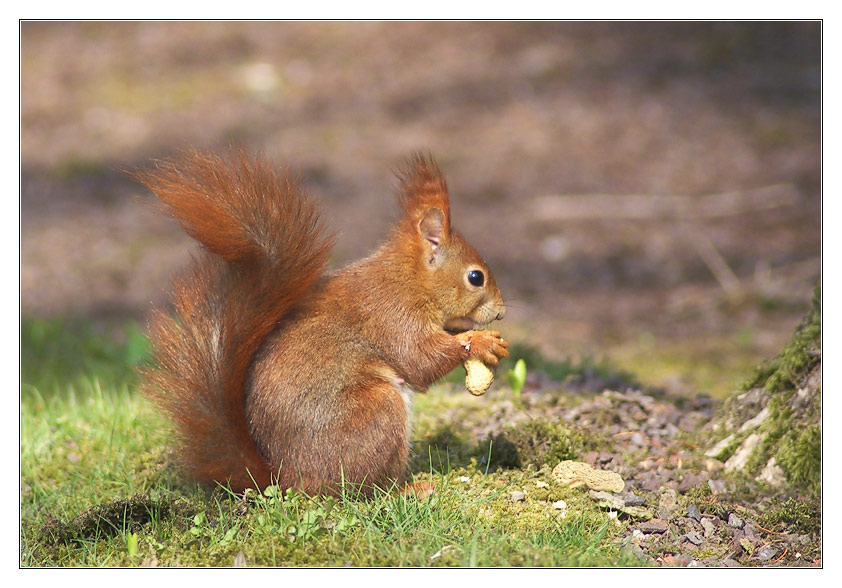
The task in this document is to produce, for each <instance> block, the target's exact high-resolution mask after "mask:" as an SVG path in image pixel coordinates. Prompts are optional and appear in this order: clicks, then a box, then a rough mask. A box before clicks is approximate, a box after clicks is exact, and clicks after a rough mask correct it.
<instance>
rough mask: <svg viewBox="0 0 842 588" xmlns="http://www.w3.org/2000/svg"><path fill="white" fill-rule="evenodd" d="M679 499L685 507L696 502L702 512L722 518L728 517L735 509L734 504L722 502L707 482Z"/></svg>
mask: <svg viewBox="0 0 842 588" xmlns="http://www.w3.org/2000/svg"><path fill="white" fill-rule="evenodd" d="M679 501H680V502H679V504H680V505H681V506H683V507H684V508H687V507H688V506H689V505H691V504H695V505H696V506H697V507H698V508H699V512H701V513H702V514H709V515H713V516H715V517H718V518H720V519H724V518H725V517H727V516H728V513H729V512H731V511H732V510H733V507H732V506H729V505H728V504H725V503H723V502H721V501H720V500H719V498H718V497H717V496H716V495H715V494H714V493H713V492H712V491H711V489H710V486H708V485H707V484H702V485H700V486H695V487H693V488H691V489H690V490H689V491H688V492H687V493H686V494H685V495H684V496H683V497H681V498H680V499H679Z"/></svg>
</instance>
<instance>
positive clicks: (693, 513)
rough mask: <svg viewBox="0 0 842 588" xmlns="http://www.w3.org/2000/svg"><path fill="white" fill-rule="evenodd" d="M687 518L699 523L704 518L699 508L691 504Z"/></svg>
mask: <svg viewBox="0 0 842 588" xmlns="http://www.w3.org/2000/svg"><path fill="white" fill-rule="evenodd" d="M687 516H688V517H690V518H691V519H693V520H696V521H698V520H699V519H701V518H702V513H700V512H699V507H698V506H696V505H695V504H691V505H690V506H688V507H687Z"/></svg>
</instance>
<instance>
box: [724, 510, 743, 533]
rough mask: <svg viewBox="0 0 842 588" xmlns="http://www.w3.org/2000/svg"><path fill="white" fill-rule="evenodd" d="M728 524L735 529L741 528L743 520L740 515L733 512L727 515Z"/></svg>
mask: <svg viewBox="0 0 842 588" xmlns="http://www.w3.org/2000/svg"><path fill="white" fill-rule="evenodd" d="M728 526H729V527H734V528H735V529H742V528H743V521H742V519H741V518H740V517H738V516H737V515H736V514H734V513H733V512H732V513H731V514H729V515H728Z"/></svg>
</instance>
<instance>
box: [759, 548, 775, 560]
mask: <svg viewBox="0 0 842 588" xmlns="http://www.w3.org/2000/svg"><path fill="white" fill-rule="evenodd" d="M777 554H778V550H777V548H776V547H773V546H772V545H767V546H766V547H763V548H761V549H758V550H757V558H758V559H760V560H761V561H769V560H770V559H772V558H773V557H775V556H776V555H777Z"/></svg>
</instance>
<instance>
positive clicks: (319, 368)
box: [138, 152, 508, 493]
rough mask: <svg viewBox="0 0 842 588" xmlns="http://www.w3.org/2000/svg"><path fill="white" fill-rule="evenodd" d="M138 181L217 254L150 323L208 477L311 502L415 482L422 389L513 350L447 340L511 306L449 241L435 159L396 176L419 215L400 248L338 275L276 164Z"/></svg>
mask: <svg viewBox="0 0 842 588" xmlns="http://www.w3.org/2000/svg"><path fill="white" fill-rule="evenodd" d="M138 177H139V179H140V181H142V182H143V183H144V184H145V185H147V186H148V187H149V188H150V189H151V190H152V191H153V192H155V194H156V195H157V196H158V198H159V200H160V201H161V203H162V206H163V209H164V211H165V212H166V213H167V214H169V215H171V216H172V217H174V218H176V219H178V220H179V221H180V222H181V224H182V225H183V226H184V228H185V230H186V231H187V232H188V233H189V234H190V235H192V236H193V237H194V238H195V239H196V240H197V241H199V242H200V243H201V244H202V245H203V246H204V248H205V250H206V251H205V252H204V253H203V254H202V255H201V256H199V257H198V258H197V259H196V260H194V263H193V267H192V269H191V271H190V272H189V273H188V274H187V275H186V277H184V278H182V279H181V280H180V281H179V282H178V283H177V284H176V287H175V291H174V295H173V299H174V314H173V315H172V316H170V315H168V314H166V313H163V312H161V311H157V312H156V313H155V314H154V315H153V320H152V324H151V329H150V336H151V339H152V342H153V344H154V348H155V352H154V362H153V364H152V366H150V367H149V368H148V369H146V370H145V372H144V373H145V375H146V376H147V378H148V381H149V383H150V385H149V386H147V393H148V394H149V395H150V397H151V398H153V399H154V400H155V401H156V402H157V403H158V404H159V405H160V406H161V407H162V408H163V409H164V410H165V411H166V412H167V413H169V415H170V416H171V418H172V420H173V421H174V423H175V424H176V427H177V429H178V431H179V434H180V438H181V442H182V450H181V455H182V456H183V458H184V461H185V463H186V465H187V467H188V469H189V471H190V473H191V474H192V475H193V476H194V477H195V478H196V479H197V480H199V481H202V482H220V483H228V484H229V485H230V486H231V488H232V489H234V490H242V489H244V488H247V487H250V486H255V485H256V486H258V487H264V486H265V485H267V484H269V483H272V482H277V483H278V484H279V485H280V486H282V487H284V488H287V487H296V488H299V489H302V490H305V491H307V492H311V493H314V492H336V491H337V489H338V485H339V483H340V482H341V481H343V480H344V481H347V482H351V483H354V484H360V485H365V486H366V487H368V488H370V487H371V486H373V485H376V486H381V487H383V486H385V485H388V484H389V483H390V482H393V481H398V480H401V479H402V478H403V476H404V474H405V470H406V464H407V459H408V454H409V437H408V435H409V428H410V424H409V416H410V414H409V408H410V404H411V397H412V394H413V393H414V392H423V391H425V390H426V388H427V387H428V386H429V385H430V384H431V383H432V382H434V381H435V380H437V379H438V378H440V377H442V376H443V375H445V374H446V373H448V372H449V371H450V370H452V369H453V368H454V367H456V366H457V365H458V364H459V363H460V362H462V361H464V360H465V359H466V358H467V357H469V356H470V357H481V358H483V359H484V360H486V361H491V362H496V360H497V358H498V357H505V356H506V355H508V352H507V351H506V343H505V342H504V341H502V339H500V337H499V334H497V333H496V332H484V331H469V332H468V333H461V334H459V335H455V334H453V333H449V332H447V331H445V326H446V325H447V324H448V323H449V321H451V320H454V319H457V320H458V321H459V322H460V323H462V324H469V325H474V324H476V325H483V324H485V323H488V322H490V321H491V320H495V319H499V318H502V316H503V314H504V312H505V307H504V305H503V301H502V298H501V297H500V292H499V290H498V289H497V286H496V284H495V283H494V279H493V276H492V274H491V271H490V270H489V269H488V268H487V266H486V265H485V263H484V262H483V261H482V259H481V258H480V257H479V255H478V254H477V253H476V252H475V251H474V250H473V248H471V247H470V245H468V244H467V242H465V240H464V238H462V237H461V235H459V234H458V233H457V232H455V231H453V230H452V229H451V226H450V205H449V196H448V193H447V187H446V185H445V182H444V179H443V177H442V175H441V172H440V171H439V169H438V168H437V166H436V165H435V163H434V162H433V161H432V159H431V158H429V157H422V156H416V157H415V158H413V159H412V160H411V161H410V163H409V164H408V166H407V167H406V168H405V169H404V171H403V172H401V173H400V174H399V178H400V180H401V189H400V196H399V201H400V203H401V205H402V207H403V210H404V214H403V218H402V219H401V221H400V222H399V223H398V225H397V226H396V228H395V230H394V231H393V232H392V234H391V235H390V237H389V239H388V240H387V241H386V242H385V243H384V244H383V245H382V246H381V247H380V248H379V249H378V250H377V251H376V252H375V253H373V254H372V255H371V256H369V257H368V258H366V259H363V260H360V261H358V262H356V263H354V264H351V265H349V266H348V267H346V268H344V269H342V270H339V271H337V272H335V273H332V274H328V273H325V265H326V260H327V256H328V253H329V249H330V246H331V239H330V238H328V237H325V236H324V233H323V231H322V230H321V228H320V226H319V221H318V214H317V211H316V209H315V207H314V206H313V205H312V204H311V203H310V202H309V201H308V200H307V198H306V197H304V196H303V195H302V193H301V191H300V188H299V187H298V186H297V184H296V183H295V182H294V181H292V180H291V179H289V177H288V176H286V175H278V174H276V173H275V172H273V171H272V170H271V169H270V168H269V167H268V165H267V164H266V163H265V162H264V161H262V160H260V159H251V158H249V157H247V156H246V155H245V154H243V153H242V152H240V153H237V154H235V155H234V156H232V157H229V158H227V159H223V158H221V157H218V156H214V155H207V154H200V153H196V152H191V153H188V154H187V155H186V156H185V157H184V158H183V159H182V160H181V161H179V162H177V163H162V164H159V165H158V166H157V168H156V169H154V170H152V171H149V172H144V173H141V174H139V175H138ZM471 270H475V271H481V272H483V273H484V275H485V276H486V277H485V280H486V281H485V283H484V285H483V286H482V287H474V286H471V285H470V284H469V283H468V282H467V281H466V277H465V276H466V272H469V271H471ZM468 342H470V345H469V344H468Z"/></svg>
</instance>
